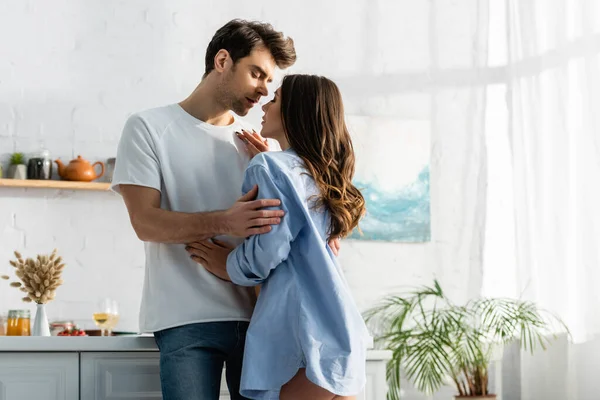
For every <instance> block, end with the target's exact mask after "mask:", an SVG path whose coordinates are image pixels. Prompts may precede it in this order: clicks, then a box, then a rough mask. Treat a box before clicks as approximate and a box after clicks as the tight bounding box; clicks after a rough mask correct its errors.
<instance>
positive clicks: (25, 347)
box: [0, 335, 390, 361]
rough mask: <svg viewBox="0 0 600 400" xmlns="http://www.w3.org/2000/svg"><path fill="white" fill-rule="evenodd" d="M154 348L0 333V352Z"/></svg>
mask: <svg viewBox="0 0 600 400" xmlns="http://www.w3.org/2000/svg"><path fill="white" fill-rule="evenodd" d="M88 351H93V352H102V351H110V352H113V351H158V348H157V347H156V342H155V341H154V337H152V336H133V335H132V336H111V337H99V336H80V337H79V336H50V337H37V336H0V352H88ZM367 359H368V360H373V361H375V360H389V359H390V352H389V351H386V350H369V351H368V352H367Z"/></svg>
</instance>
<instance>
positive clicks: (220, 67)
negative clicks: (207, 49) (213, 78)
mask: <svg viewBox="0 0 600 400" xmlns="http://www.w3.org/2000/svg"><path fill="white" fill-rule="evenodd" d="M230 64H232V60H231V56H230V55H229V52H228V51H227V50H225V49H221V50H219V51H218V52H217V54H215V70H216V71H217V72H223V71H224V70H226V69H227V68H228V67H229V66H230Z"/></svg>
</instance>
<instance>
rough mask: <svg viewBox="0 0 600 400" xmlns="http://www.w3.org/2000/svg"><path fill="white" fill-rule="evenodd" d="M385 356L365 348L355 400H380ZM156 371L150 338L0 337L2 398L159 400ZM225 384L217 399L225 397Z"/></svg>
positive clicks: (384, 388) (156, 357)
mask: <svg viewBox="0 0 600 400" xmlns="http://www.w3.org/2000/svg"><path fill="white" fill-rule="evenodd" d="M390 358H391V352H390V351H383V350H371V351H368V352H367V365H366V367H367V376H368V382H367V386H366V388H365V390H364V392H363V393H360V394H359V395H358V400H382V399H385V397H386V393H387V384H386V379H385V376H386V363H387V361H388V360H389V359H390ZM159 371H160V365H159V354H158V348H157V347H156V343H155V341H154V337H152V336H145V335H144V336H133V335H132V336H112V337H96V336H88V337H86V336H82V337H77V336H50V337H35V336H27V337H20V336H0V388H3V390H4V392H2V390H0V399H2V400H39V399H45V400H46V399H47V400H77V399H80V400H104V399H115V398H131V399H150V398H152V399H160V398H161V397H162V396H161V393H160V378H159ZM223 373H224V372H223ZM225 382H226V380H225V378H224V377H223V378H222V379H221V397H220V399H222V400H225V399H229V393H228V391H227V386H226V383H225ZM2 393H5V394H6V395H5V397H3V396H2Z"/></svg>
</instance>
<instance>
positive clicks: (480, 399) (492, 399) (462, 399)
mask: <svg viewBox="0 0 600 400" xmlns="http://www.w3.org/2000/svg"><path fill="white" fill-rule="evenodd" d="M454 400H496V395H495V394H488V395H487V396H454Z"/></svg>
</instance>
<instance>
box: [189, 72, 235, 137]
mask: <svg viewBox="0 0 600 400" xmlns="http://www.w3.org/2000/svg"><path fill="white" fill-rule="evenodd" d="M179 105H180V106H181V108H183V109H184V110H185V111H186V112H187V113H188V114H190V115H191V116H193V117H194V118H196V119H199V120H200V121H204V122H206V123H207V124H211V125H215V126H226V125H230V124H232V123H233V115H232V114H231V113H230V112H229V109H227V108H226V107H224V106H223V105H222V104H220V103H219V102H218V101H217V96H216V90H215V88H214V85H211V83H210V82H208V81H207V80H206V79H205V80H203V81H202V82H200V84H199V85H198V86H197V87H196V89H195V90H194V91H193V92H192V94H190V95H189V96H188V98H187V99H185V100H183V101H182V102H180V103H179Z"/></svg>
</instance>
